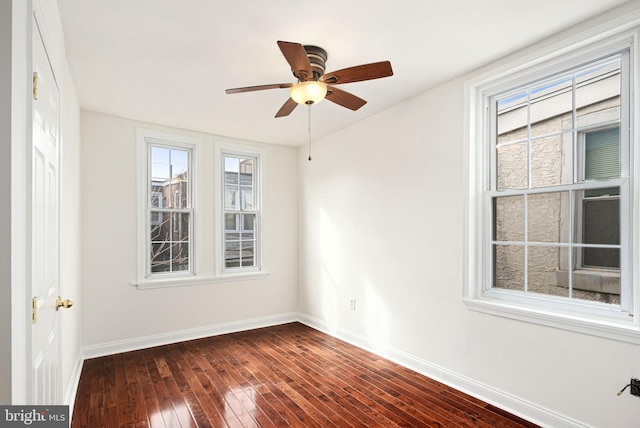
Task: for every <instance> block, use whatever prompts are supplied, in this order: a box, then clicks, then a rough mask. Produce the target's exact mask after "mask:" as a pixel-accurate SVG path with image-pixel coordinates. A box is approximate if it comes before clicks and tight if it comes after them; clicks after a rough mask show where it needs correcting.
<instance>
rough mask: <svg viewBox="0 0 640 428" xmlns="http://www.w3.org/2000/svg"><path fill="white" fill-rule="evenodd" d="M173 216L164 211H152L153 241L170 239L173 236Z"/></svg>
mask: <svg viewBox="0 0 640 428" xmlns="http://www.w3.org/2000/svg"><path fill="white" fill-rule="evenodd" d="M170 218H171V216H170V215H169V214H167V213H164V212H155V211H152V212H151V224H150V226H151V227H150V229H151V234H150V236H151V241H152V242H154V241H168V240H169V237H170V236H171V223H170Z"/></svg>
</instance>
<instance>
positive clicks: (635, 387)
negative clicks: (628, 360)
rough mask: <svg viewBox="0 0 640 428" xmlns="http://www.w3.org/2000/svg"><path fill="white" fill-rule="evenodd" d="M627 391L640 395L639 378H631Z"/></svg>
mask: <svg viewBox="0 0 640 428" xmlns="http://www.w3.org/2000/svg"><path fill="white" fill-rule="evenodd" d="M629 392H630V393H631V395H635V396H636V397H640V379H631V390H630V391H629Z"/></svg>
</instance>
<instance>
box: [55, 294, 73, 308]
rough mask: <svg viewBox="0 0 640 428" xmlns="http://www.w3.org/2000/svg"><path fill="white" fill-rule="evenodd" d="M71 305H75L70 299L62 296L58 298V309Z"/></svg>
mask: <svg viewBox="0 0 640 428" xmlns="http://www.w3.org/2000/svg"><path fill="white" fill-rule="evenodd" d="M71 306H73V302H72V301H71V300H69V299H64V300H62V297H60V296H58V298H57V299H56V311H57V310H59V309H60V308H65V309H69V308H70V307H71Z"/></svg>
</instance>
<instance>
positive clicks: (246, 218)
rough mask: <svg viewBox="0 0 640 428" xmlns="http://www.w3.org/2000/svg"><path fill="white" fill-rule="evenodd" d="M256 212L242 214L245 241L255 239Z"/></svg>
mask: <svg viewBox="0 0 640 428" xmlns="http://www.w3.org/2000/svg"><path fill="white" fill-rule="evenodd" d="M255 219H256V216H255V214H244V215H243V216H242V236H241V239H242V240H243V241H246V240H253V238H254V236H255Z"/></svg>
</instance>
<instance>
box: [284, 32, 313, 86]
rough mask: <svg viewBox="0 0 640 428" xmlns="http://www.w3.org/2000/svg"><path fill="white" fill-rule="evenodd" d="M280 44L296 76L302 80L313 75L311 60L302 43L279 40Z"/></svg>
mask: <svg viewBox="0 0 640 428" xmlns="http://www.w3.org/2000/svg"><path fill="white" fill-rule="evenodd" d="M278 46H279V47H280V50H281V51H282V55H284V58H285V59H286V60H287V62H288V63H289V65H290V66H291V70H292V71H293V74H294V76H296V77H297V78H298V79H300V80H306V79H310V78H312V77H313V71H312V70H311V62H309V57H307V51H305V50H304V46H302V45H301V44H300V43H292V42H283V41H278Z"/></svg>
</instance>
